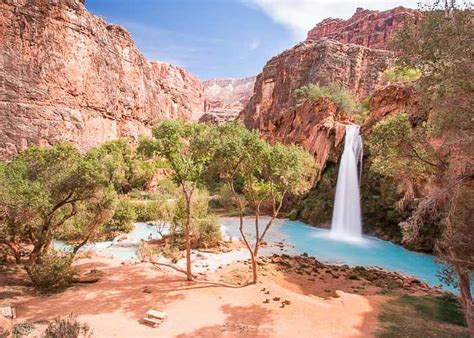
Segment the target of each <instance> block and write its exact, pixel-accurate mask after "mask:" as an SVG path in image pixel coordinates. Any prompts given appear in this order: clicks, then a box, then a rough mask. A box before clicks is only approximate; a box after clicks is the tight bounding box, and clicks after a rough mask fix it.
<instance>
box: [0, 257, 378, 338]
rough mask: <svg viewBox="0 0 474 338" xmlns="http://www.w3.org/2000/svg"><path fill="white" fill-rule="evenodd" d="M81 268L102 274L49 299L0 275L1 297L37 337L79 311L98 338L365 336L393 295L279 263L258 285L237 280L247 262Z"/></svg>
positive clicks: (100, 262)
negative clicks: (150, 317)
mask: <svg viewBox="0 0 474 338" xmlns="http://www.w3.org/2000/svg"><path fill="white" fill-rule="evenodd" d="M77 265H78V267H79V269H80V270H82V271H88V270H91V269H98V270H101V271H102V272H103V273H104V276H103V277H102V278H101V279H100V280H99V281H98V282H96V283H93V284H76V285H74V286H73V287H71V288H68V289H67V290H65V291H63V292H60V293H56V294H52V295H48V296H41V295H38V294H37V293H36V292H34V291H33V290H32V289H31V288H29V287H26V286H21V285H19V284H21V283H18V281H19V280H20V279H17V280H7V279H5V278H3V279H0V282H1V287H0V293H1V294H2V297H1V298H2V299H1V302H2V303H3V304H4V305H5V304H7V303H9V305H10V304H12V305H14V306H15V307H16V310H17V316H18V318H17V320H16V323H19V322H35V327H36V329H35V331H33V332H32V333H30V336H32V337H33V336H37V335H39V334H40V332H42V330H44V327H45V325H46V323H47V321H48V320H51V319H52V318H54V317H55V316H57V315H61V316H64V315H67V314H70V313H74V314H75V315H77V317H78V319H79V320H80V321H82V322H86V323H88V324H89V326H90V327H91V328H92V330H93V335H94V337H291V336H296V337H361V336H364V337H367V336H371V333H373V332H374V331H375V330H376V328H377V315H378V313H379V309H380V304H381V303H383V302H384V301H385V300H386V299H387V297H386V296H383V295H378V294H377V289H376V288H370V287H363V286H361V283H363V282H361V281H352V280H349V279H347V278H341V279H340V281H337V282H336V281H335V280H336V279H338V278H334V277H333V276H329V274H327V276H325V275H323V278H316V277H315V276H302V275H300V274H298V273H296V272H291V271H290V272H288V271H281V269H279V268H278V266H276V265H274V264H265V265H264V266H260V267H259V268H260V272H261V278H260V281H259V283H258V284H257V285H249V286H239V285H236V284H237V283H240V284H243V285H245V284H246V282H247V281H248V279H249V278H250V277H251V271H250V267H249V265H248V264H247V263H245V262H239V263H232V264H229V265H226V266H224V267H223V268H221V269H218V271H217V272H215V273H212V274H208V275H207V277H206V278H207V280H204V279H203V277H200V279H199V278H198V280H197V281H195V282H186V281H185V279H184V276H183V275H182V274H181V273H179V272H176V271H174V270H172V269H169V268H166V267H161V268H157V267H155V266H153V265H151V264H148V263H141V264H136V265H122V264H120V262H118V261H115V260H111V259H106V258H98V257H95V258H89V259H81V260H80V261H78V263H77ZM321 273H324V271H321ZM324 274H325V273H324ZM343 280H345V282H343ZM228 284H233V285H236V286H228ZM354 287H357V288H354ZM358 288H360V289H358ZM144 290H145V291H147V292H144ZM361 293H363V294H361ZM283 302H285V305H282V303H283ZM150 309H155V310H161V311H165V312H166V313H167V314H168V318H167V319H166V320H165V321H164V322H163V323H162V324H161V325H160V326H159V327H157V328H153V327H150V326H149V325H147V324H145V323H144V322H143V320H142V319H143V317H144V316H145V313H146V311H148V310H150Z"/></svg>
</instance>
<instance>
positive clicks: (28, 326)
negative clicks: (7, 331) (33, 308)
mask: <svg viewBox="0 0 474 338" xmlns="http://www.w3.org/2000/svg"><path fill="white" fill-rule="evenodd" d="M34 329H35V324H33V323H31V322H24V323H17V324H15V325H14V326H13V331H12V336H13V337H15V338H16V337H26V336H28V334H30V332H32V331H33V330H34Z"/></svg>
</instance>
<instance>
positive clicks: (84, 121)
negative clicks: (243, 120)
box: [0, 0, 205, 158]
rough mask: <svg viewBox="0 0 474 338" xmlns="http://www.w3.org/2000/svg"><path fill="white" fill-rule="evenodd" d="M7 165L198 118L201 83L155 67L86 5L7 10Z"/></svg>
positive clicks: (44, 3)
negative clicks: (42, 150) (40, 150)
mask: <svg viewBox="0 0 474 338" xmlns="http://www.w3.org/2000/svg"><path fill="white" fill-rule="evenodd" d="M0 13H2V14H1V16H0V41H1V44H0V66H1V67H0V158H8V157H10V156H11V155H13V154H15V153H17V152H18V151H20V150H21V149H23V148H25V147H26V146H27V145H29V144H32V143H36V144H52V143H54V142H57V141H59V140H70V141H72V142H74V143H75V144H77V146H78V147H79V148H81V149H87V148H89V147H92V146H95V145H97V144H100V143H101V142H103V141H106V140H109V139H113V138H116V137H121V136H131V137H134V138H136V137H137V136H138V135H139V134H142V133H147V132H149V128H150V127H151V126H152V125H153V124H154V123H155V122H156V121H157V120H160V119H165V118H171V117H182V118H186V119H198V118H199V117H200V115H201V114H202V112H203V110H204V106H205V104H204V103H205V99H204V90H203V86H202V84H201V82H200V81H199V80H198V79H197V78H195V77H194V76H192V75H191V74H189V73H188V72H186V71H185V70H184V69H181V68H178V67H175V66H172V65H169V64H166V63H161V62H149V61H147V60H146V59H145V58H144V57H143V56H142V54H141V53H140V52H139V51H138V49H137V48H136V47H135V45H134V43H133V41H132V39H131V37H130V35H129V33H128V32H127V31H126V30H125V29H123V28H122V27H120V26H116V25H110V24H108V23H106V22H105V21H104V20H103V19H102V18H100V17H97V16H95V15H92V14H91V13H89V12H87V10H86V9H85V7H84V5H83V1H80V0H62V1H48V0H4V1H2V2H1V3H0Z"/></svg>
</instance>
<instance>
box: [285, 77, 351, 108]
mask: <svg viewBox="0 0 474 338" xmlns="http://www.w3.org/2000/svg"><path fill="white" fill-rule="evenodd" d="M294 95H295V96H296V98H297V101H298V103H303V102H305V101H307V100H309V101H316V100H318V99H320V98H322V97H328V98H330V99H331V100H332V101H334V103H336V105H337V109H338V110H340V111H342V112H345V113H348V114H352V113H353V112H354V111H355V110H356V108H357V102H356V100H355V98H354V95H353V94H352V92H351V91H350V90H348V89H346V88H344V87H342V86H340V85H338V84H336V83H331V84H329V85H328V86H319V85H315V84H312V83H311V84H308V85H306V86H302V87H301V88H298V89H296V90H295V91H294Z"/></svg>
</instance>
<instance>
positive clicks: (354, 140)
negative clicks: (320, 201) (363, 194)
mask: <svg viewBox="0 0 474 338" xmlns="http://www.w3.org/2000/svg"><path fill="white" fill-rule="evenodd" d="M359 129H360V127H359V126H358V125H347V126H346V135H345V138H344V150H343V153H342V156H341V161H340V164H339V173H338V176H337V185H336V197H335V199H334V210H333V216H332V222H331V233H330V237H332V238H334V239H337V240H342V241H349V242H359V243H362V242H363V239H362V221H361V218H362V217H361V209H360V194H359V181H360V178H361V175H362V156H363V152H362V138H361V136H360V134H359ZM359 164H360V171H359V170H358V168H359V166H358V165H359Z"/></svg>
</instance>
